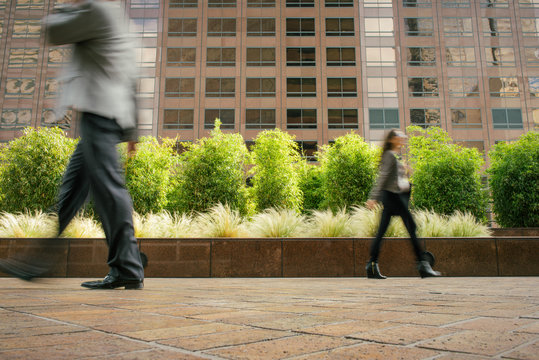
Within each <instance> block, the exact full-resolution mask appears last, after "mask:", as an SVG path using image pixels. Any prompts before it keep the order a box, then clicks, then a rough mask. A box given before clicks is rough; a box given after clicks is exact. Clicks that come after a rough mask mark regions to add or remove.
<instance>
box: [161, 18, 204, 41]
mask: <svg viewBox="0 0 539 360" xmlns="http://www.w3.org/2000/svg"><path fill="white" fill-rule="evenodd" d="M196 35H197V19H175V18H171V19H168V36H182V37H193V36H196Z"/></svg>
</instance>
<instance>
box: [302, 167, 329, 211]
mask: <svg viewBox="0 0 539 360" xmlns="http://www.w3.org/2000/svg"><path fill="white" fill-rule="evenodd" d="M300 175H301V177H300V182H299V188H300V190H301V192H302V193H303V211H304V212H308V211H309V210H319V209H321V208H322V204H323V203H324V189H323V183H322V170H321V168H320V166H318V165H312V164H308V163H307V162H306V161H304V162H303V166H302V167H301V171H300Z"/></svg>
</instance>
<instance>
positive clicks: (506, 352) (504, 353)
mask: <svg viewBox="0 0 539 360" xmlns="http://www.w3.org/2000/svg"><path fill="white" fill-rule="evenodd" d="M536 342H539V339H538V338H537V337H535V338H533V339H531V340H530V341H527V342H525V343H523V344H520V345H518V346H516V347H514V348H512V349H510V350H507V351H502V352H500V353H498V354H497V355H496V357H498V358H503V356H504V355H507V354H510V353H512V352H514V351H516V350H518V349H523V348H525V347H526V346H529V345H532V344H534V343H536Z"/></svg>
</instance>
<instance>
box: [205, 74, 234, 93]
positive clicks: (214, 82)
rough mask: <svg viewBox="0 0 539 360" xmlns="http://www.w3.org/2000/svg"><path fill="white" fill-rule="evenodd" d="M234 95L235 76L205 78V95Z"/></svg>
mask: <svg viewBox="0 0 539 360" xmlns="http://www.w3.org/2000/svg"><path fill="white" fill-rule="evenodd" d="M234 96H236V79H235V78H207V79H206V97H234Z"/></svg>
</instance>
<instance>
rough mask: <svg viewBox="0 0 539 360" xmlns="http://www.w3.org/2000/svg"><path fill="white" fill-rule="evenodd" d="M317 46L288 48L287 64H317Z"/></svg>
mask: <svg viewBox="0 0 539 360" xmlns="http://www.w3.org/2000/svg"><path fill="white" fill-rule="evenodd" d="M315 54H316V53H315V48H313V47H309V48H301V47H300V48H291V47H289V48H286V65H287V66H315V65H316V59H315V57H316V55H315Z"/></svg>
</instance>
